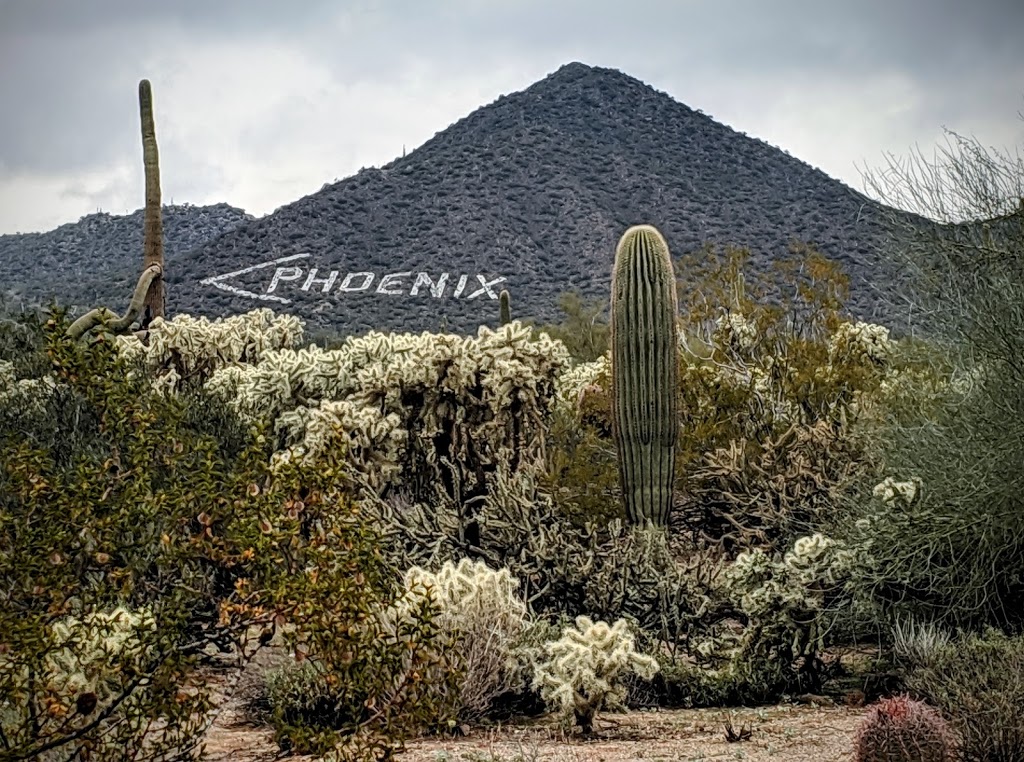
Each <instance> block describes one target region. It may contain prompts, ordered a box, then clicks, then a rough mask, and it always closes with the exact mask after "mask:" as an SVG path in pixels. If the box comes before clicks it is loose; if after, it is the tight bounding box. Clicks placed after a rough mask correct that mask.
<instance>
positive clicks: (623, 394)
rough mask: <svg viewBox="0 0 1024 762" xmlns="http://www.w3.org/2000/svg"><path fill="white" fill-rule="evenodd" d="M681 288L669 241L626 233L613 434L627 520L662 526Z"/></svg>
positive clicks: (673, 427)
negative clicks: (678, 303) (676, 275)
mask: <svg viewBox="0 0 1024 762" xmlns="http://www.w3.org/2000/svg"><path fill="white" fill-rule="evenodd" d="M676 312H677V306H676V284H675V277H674V274H673V271H672V259H671V257H670V255H669V251H668V244H666V243H665V239H664V238H663V237H662V236H661V233H659V232H658V230H657V229H656V228H654V227H652V226H650V225H637V226H635V227H631V228H630V229H629V230H627V231H626V233H625V235H623V236H622V238H621V240H620V241H619V245H618V248H617V249H616V251H615V268H614V271H613V273H612V310H611V313H612V322H611V343H612V431H613V435H614V438H615V444H616V446H617V448H618V457H619V478H620V481H621V484H622V496H623V500H624V501H625V504H626V515H627V517H628V518H629V520H630V522H632V523H634V524H640V525H643V524H654V525H658V526H664V525H665V524H666V523H667V522H668V514H669V510H670V508H671V506H672V486H673V480H674V478H675V450H676V438H677V427H678V425H679V423H678V420H677V418H678V415H677V393H678V390H677V384H678V373H679V368H678V362H679V360H678V352H679V350H678V342H677V338H676Z"/></svg>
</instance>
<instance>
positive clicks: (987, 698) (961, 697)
mask: <svg viewBox="0 0 1024 762" xmlns="http://www.w3.org/2000/svg"><path fill="white" fill-rule="evenodd" d="M904 682H905V684H906V686H907V689H908V690H909V691H910V692H912V693H914V694H915V695H918V696H921V697H923V698H924V699H926V700H927V701H928V702H929V703H931V704H932V705H934V706H936V707H938V708H939V709H941V710H942V712H943V713H944V714H945V715H946V716H947V717H948V718H949V720H950V724H951V725H952V727H953V729H954V730H955V731H956V732H957V735H958V737H959V748H958V755H957V759H958V760H960V761H961V762H982V761H983V760H984V761H985V762H1021V761H1022V760H1024V638H1022V637H1019V636H1018V637H1009V636H1007V635H1005V634H1003V633H1002V632H999V631H998V630H995V629H988V630H986V631H985V632H982V633H979V634H974V635H967V636H964V637H961V638H958V639H955V640H952V641H951V642H949V643H948V644H946V645H937V646H936V647H935V648H934V649H932V650H930V651H929V658H928V659H927V660H923V661H920V662H918V663H916V664H914V665H912V666H911V667H910V668H909V669H908V671H907V673H906V675H905V678H904Z"/></svg>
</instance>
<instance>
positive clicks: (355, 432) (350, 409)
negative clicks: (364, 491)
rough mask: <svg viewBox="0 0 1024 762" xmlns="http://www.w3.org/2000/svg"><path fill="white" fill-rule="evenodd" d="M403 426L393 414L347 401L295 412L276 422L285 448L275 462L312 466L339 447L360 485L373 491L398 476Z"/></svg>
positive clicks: (291, 411) (309, 407)
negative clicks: (329, 451) (310, 464)
mask: <svg viewBox="0 0 1024 762" xmlns="http://www.w3.org/2000/svg"><path fill="white" fill-rule="evenodd" d="M402 423H403V422H402V420H401V418H399V416H398V415H396V414H395V413H390V414H388V415H384V414H382V413H381V412H380V409H379V408H374V407H370V406H367V405H364V404H361V403H359V402H356V401H353V400H348V399H343V400H337V401H334V400H325V401H323V402H320V403H319V405H317V404H316V403H314V404H312V405H310V406H308V407H298V408H296V409H295V410H290V411H288V412H286V413H282V414H281V416H280V417H279V418H278V419H277V423H276V424H275V429H276V431H277V432H278V433H284V434H285V444H286V445H287V447H286V449H284V450H280V451H279V452H278V453H276V454H275V458H276V460H277V461H290V460H293V459H299V460H302V461H304V462H307V463H311V462H315V461H316V460H317V459H318V458H319V457H320V456H321V455H323V454H324V453H326V452H327V451H328V450H330V449H332V448H338V447H340V448H343V450H344V452H345V454H346V461H347V462H348V463H349V465H350V466H352V467H353V468H354V469H355V471H356V472H357V473H358V475H359V476H360V477H361V479H362V482H363V484H365V485H366V486H368V487H369V488H370V489H372V490H374V491H377V490H380V489H382V488H383V487H384V486H385V485H386V484H387V483H388V482H390V481H393V480H397V479H398V477H399V475H400V472H401V465H400V460H401V457H402V453H403V452H404V450H405V446H406V443H407V441H408V438H409V434H408V432H407V431H406V430H405V429H404V428H402Z"/></svg>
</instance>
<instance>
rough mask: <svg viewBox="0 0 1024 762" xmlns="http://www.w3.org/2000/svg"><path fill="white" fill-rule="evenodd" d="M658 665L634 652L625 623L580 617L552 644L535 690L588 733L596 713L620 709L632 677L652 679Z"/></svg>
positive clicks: (539, 666) (538, 666) (538, 667)
mask: <svg viewBox="0 0 1024 762" xmlns="http://www.w3.org/2000/svg"><path fill="white" fill-rule="evenodd" d="M657 671H658V662H657V661H656V660H655V659H654V658H653V657H651V656H647V655H644V654H641V653H640V652H638V651H637V650H636V644H635V641H634V637H633V635H632V633H631V632H630V630H629V625H628V624H627V622H626V620H625V619H620V620H618V621H616V622H615V623H614V624H612V625H609V624H608V623H607V622H593V621H591V620H590V619H588V618H587V617H578V618H577V619H576V623H575V626H572V627H567V628H565V630H564V631H563V633H562V637H561V638H559V639H558V640H556V641H553V642H551V643H548V644H547V645H546V646H545V648H544V658H543V659H542V660H540V661H539V662H538V663H537V664H536V666H535V671H534V686H535V688H537V689H539V690H540V694H541V697H542V698H543V699H544V701H545V702H546V703H548V704H549V705H550V706H552V707H555V708H557V710H558V711H559V712H561V713H562V714H563V715H564V716H565V717H566V719H572V720H574V721H575V724H576V725H578V726H579V727H580V729H581V731H582V732H583V733H585V734H589V733H591V732H592V731H593V728H594V718H595V716H596V715H597V712H598V711H600V710H602V709H604V708H607V707H615V706H621V705H622V702H623V701H624V700H625V697H626V683H625V681H624V678H625V677H626V675H627V674H629V673H636V674H638V675H639V676H641V677H645V678H651V677H653V676H654V674H655V673H656V672H657Z"/></svg>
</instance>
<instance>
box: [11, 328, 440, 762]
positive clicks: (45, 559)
mask: <svg viewBox="0 0 1024 762" xmlns="http://www.w3.org/2000/svg"><path fill="white" fill-rule="evenodd" d="M44 341H45V343H44V346H45V356H46V363H45V368H46V375H45V376H36V377H31V376H29V375H26V373H27V372H28V371H29V370H30V369H32V368H39V367H41V365H42V364H40V363H33V362H17V361H15V359H11V360H7V361H6V362H7V363H8V364H6V365H4V371H3V380H2V383H3V385H4V389H3V393H4V394H16V395H20V396H19V398H18V401H17V404H5V405H0V578H2V579H3V580H4V581H5V582H4V585H3V586H2V587H0V661H2V664H3V668H2V669H0V753H2V755H3V758H4V759H11V760H19V759H44V760H49V759H68V758H84V757H89V758H92V759H109V758H117V759H121V758H124V756H125V754H130V755H132V757H133V758H135V759H145V758H153V759H163V758H167V757H168V756H172V755H181V756H188V755H189V754H191V753H192V752H193V751H194V750H195V749H197V748H198V746H199V745H200V744H201V742H202V738H203V735H204V733H205V730H206V728H207V726H208V724H209V722H210V721H211V720H212V716H213V715H212V710H213V709H214V708H215V707H214V696H213V694H212V693H211V690H210V688H209V687H208V686H206V685H204V684H203V683H202V682H201V681H198V680H197V679H196V675H197V672H196V670H197V668H198V667H199V666H201V665H202V664H203V663H205V662H207V661H209V660H210V659H211V658H213V655H214V654H218V653H220V654H222V656H221V657H219V659H220V661H221V662H222V663H223V661H224V660H225V659H226V660H228V661H227V663H229V664H230V663H233V664H234V665H235V667H237V668H239V669H240V668H241V667H243V666H244V665H245V664H246V663H247V662H248V661H249V660H250V659H251V658H252V656H253V655H254V653H255V652H256V651H257V650H259V649H260V648H262V647H264V646H265V644H266V643H267V642H269V641H270V640H271V639H272V638H273V637H274V635H275V633H279V634H280V635H281V637H283V638H284V639H285V642H286V643H287V644H288V646H289V647H290V648H292V650H293V651H294V652H295V654H296V656H297V658H303V659H305V658H315V659H316V660H317V661H318V663H321V664H323V665H324V666H325V667H326V668H329V669H330V671H331V672H332V673H333V674H334V675H335V676H336V679H337V680H338V682H339V684H340V685H342V686H343V689H344V690H346V691H348V693H349V694H351V695H358V696H360V697H361V699H360V701H361V704H360V705H361V706H362V707H363V711H364V712H365V714H359V715H358V716H353V717H351V718H350V722H349V723H348V724H347V725H345V726H342V727H340V728H332V729H330V733H324V734H321V735H320V737H319V740H320V742H322V744H323V746H322V748H326V746H327V745H335V744H336V743H337V742H339V741H341V740H343V739H346V743H347V748H350V749H354V750H355V751H356V752H358V753H359V754H363V756H364V757H367V756H369V755H372V754H376V753H377V752H381V751H384V752H386V751H387V750H390V749H393V748H395V747H396V746H399V745H401V743H402V739H403V738H405V737H407V735H408V734H409V733H412V732H416V731H417V730H418V729H419V728H421V727H423V726H426V725H428V724H429V723H431V722H433V721H434V720H435V719H436V717H437V716H438V714H439V712H438V711H436V708H435V707H434V706H433V705H432V704H431V703H430V702H431V701H432V700H433V699H431V698H430V697H429V696H428V695H427V694H426V692H425V691H422V690H421V689H420V688H419V683H418V681H417V680H415V679H414V678H413V675H415V674H418V671H419V670H420V669H421V666H420V665H421V664H424V665H426V664H429V665H434V664H435V663H436V661H437V660H436V658H435V655H436V653H437V649H436V648H435V647H434V644H433V638H434V636H435V634H437V633H436V629H434V628H432V625H431V621H432V616H433V612H432V611H431V610H430V608H429V607H428V606H423V607H422V609H421V610H420V611H419V612H418V613H419V616H416V617H409V618H408V622H407V624H406V625H405V626H404V627H403V628H402V630H401V631H400V632H398V633H397V634H396V635H395V636H394V637H390V638H389V637H381V636H380V635H381V633H379V632H376V631H374V630H373V628H369V627H366V626H363V625H362V624H361V623H364V622H367V621H370V619H371V617H373V616H375V615H376V612H379V611H380V610H382V609H386V608H387V607H389V606H392V605H393V604H394V601H395V600H396V599H397V598H398V596H399V593H400V581H401V579H400V575H399V574H398V572H397V570H395V569H394V568H393V567H391V566H389V565H388V564H387V563H386V561H385V559H384V558H383V556H382V555H381V553H380V548H379V539H378V537H377V535H376V534H375V533H374V532H372V531H371V528H370V526H369V524H368V522H367V521H366V520H365V519H364V518H363V517H362V515H361V514H360V511H359V508H358V506H357V505H356V504H355V503H353V502H352V500H351V499H350V496H349V494H348V492H347V488H346V487H345V483H346V482H345V478H346V477H345V473H344V471H342V470H341V469H340V468H339V463H338V460H337V458H336V457H334V456H332V455H330V454H327V455H325V457H324V458H322V459H321V460H320V461H319V462H318V463H317V465H316V467H315V468H313V467H306V466H303V465H301V464H288V465H286V466H284V467H281V468H279V469H277V470H272V469H271V465H270V462H271V461H270V454H271V449H270V448H271V442H270V440H269V438H268V437H266V435H265V433H264V432H261V431H260V430H259V429H258V428H256V429H249V428H248V427H246V426H245V425H243V424H242V423H241V422H240V421H238V420H237V418H236V417H234V416H233V414H230V412H229V411H227V410H225V409H224V408H223V407H222V406H221V408H219V409H220V410H221V412H220V413H219V414H216V415H207V414H204V413H203V412H202V411H203V410H213V409H218V408H216V405H217V403H216V402H215V401H214V400H212V399H210V398H209V397H208V395H206V394H205V393H204V392H202V391H187V392H182V393H180V394H173V395H168V394H166V393H164V392H163V391H162V390H161V389H160V388H159V386H155V385H154V384H152V383H151V382H150V379H149V376H148V375H147V374H146V373H143V372H140V370H141V366H140V365H138V364H133V363H130V362H128V361H127V360H126V359H125V358H124V357H123V356H121V355H120V354H119V352H118V351H117V350H116V349H115V346H114V344H113V343H112V342H110V341H108V340H107V339H105V338H104V337H102V336H100V337H97V338H96V339H94V340H89V341H86V342H79V341H76V340H73V339H70V338H69V337H67V335H66V321H64V320H63V319H62V317H61V316H60V315H55V316H54V317H53V318H52V319H51V321H50V322H49V323H48V325H46V326H45V331H44ZM204 406H205V407H204ZM197 411H198V412H197Z"/></svg>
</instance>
